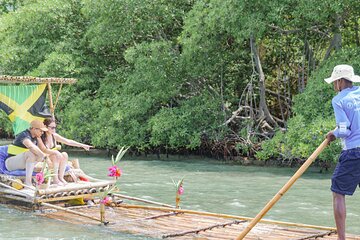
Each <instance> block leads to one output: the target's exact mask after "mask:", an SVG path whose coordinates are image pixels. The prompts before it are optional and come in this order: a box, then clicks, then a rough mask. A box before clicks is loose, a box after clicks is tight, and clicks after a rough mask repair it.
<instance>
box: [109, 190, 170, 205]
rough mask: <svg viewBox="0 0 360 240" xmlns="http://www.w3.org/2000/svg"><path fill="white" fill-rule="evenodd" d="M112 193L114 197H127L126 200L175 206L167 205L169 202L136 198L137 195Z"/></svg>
mask: <svg viewBox="0 0 360 240" xmlns="http://www.w3.org/2000/svg"><path fill="white" fill-rule="evenodd" d="M112 195H114V196H116V197H121V198H124V199H128V200H133V201H138V202H143V203H149V204H153V205H158V206H163V207H169V208H175V207H174V206H172V205H169V204H165V203H159V202H154V201H150V200H146V199H142V198H137V197H130V196H126V195H123V194H120V193H112Z"/></svg>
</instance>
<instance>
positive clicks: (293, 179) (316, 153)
mask: <svg viewBox="0 0 360 240" xmlns="http://www.w3.org/2000/svg"><path fill="white" fill-rule="evenodd" d="M328 144H329V141H328V140H327V139H325V140H324V141H323V142H322V143H321V144H320V146H319V147H318V148H317V149H316V150H315V151H314V152H313V153H312V154H311V156H310V157H309V158H308V159H307V160H306V161H305V163H304V164H303V165H302V166H301V167H300V168H299V169H298V170H297V172H296V173H295V174H294V175H293V176H292V177H291V178H290V180H289V181H288V182H287V183H286V184H285V185H284V186H283V187H282V188H281V189H280V191H279V192H278V193H277V194H276V195H275V196H274V197H273V198H272V199H271V200H270V201H269V202H268V203H267V204H266V205H265V207H264V208H263V209H262V210H261V211H260V212H259V213H258V214H257V215H256V217H255V218H254V219H253V220H252V221H251V222H250V223H249V225H248V226H247V227H246V228H245V229H244V230H243V231H242V232H241V233H240V235H239V236H238V237H237V238H236V240H241V239H243V238H244V237H245V236H246V235H247V234H248V233H249V232H250V230H251V229H252V228H253V227H254V226H255V225H256V224H257V223H258V222H259V221H260V220H261V219H262V218H263V216H264V215H265V214H266V213H267V212H268V211H269V210H270V209H271V208H272V207H273V206H274V205H275V203H276V202H277V201H279V199H280V198H281V197H282V196H283V195H284V194H285V193H286V192H287V190H289V189H290V188H291V186H292V185H293V184H294V183H295V182H296V180H297V179H298V178H299V177H300V176H301V175H302V174H303V173H304V172H305V171H306V169H308V167H309V166H310V165H311V163H312V162H313V161H314V160H315V159H316V158H317V156H319V154H320V153H321V152H322V151H323V150H324V148H325V147H326V146H327V145H328Z"/></svg>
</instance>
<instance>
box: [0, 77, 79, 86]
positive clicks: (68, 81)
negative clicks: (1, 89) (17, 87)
mask: <svg viewBox="0 0 360 240" xmlns="http://www.w3.org/2000/svg"><path fill="white" fill-rule="evenodd" d="M76 81H77V80H76V79H75V78H51V77H47V78H40V77H31V76H7V75H0V83H30V84H31V83H62V84H74V83H75V82H76Z"/></svg>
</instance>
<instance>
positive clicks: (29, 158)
mask: <svg viewBox="0 0 360 240" xmlns="http://www.w3.org/2000/svg"><path fill="white" fill-rule="evenodd" d="M47 130H48V129H47V128H46V127H45V125H44V124H43V122H42V121H40V120H34V121H32V122H31V123H30V128H29V129H26V130H25V131H23V132H21V133H19V134H18V135H17V136H16V138H15V140H14V143H13V146H12V148H11V147H9V150H8V154H9V156H10V157H9V158H8V159H6V161H5V166H6V168H7V170H9V171H14V170H18V169H25V184H26V185H28V186H32V174H33V170H34V167H35V164H36V162H40V161H44V160H46V158H47V156H46V155H45V153H43V152H42V151H41V150H40V148H39V147H38V146H37V138H38V137H40V136H41V135H42V134H43V132H44V131H47ZM11 149H16V150H18V151H20V152H21V153H19V154H16V153H15V152H12V150H11ZM15 154H16V155H15Z"/></svg>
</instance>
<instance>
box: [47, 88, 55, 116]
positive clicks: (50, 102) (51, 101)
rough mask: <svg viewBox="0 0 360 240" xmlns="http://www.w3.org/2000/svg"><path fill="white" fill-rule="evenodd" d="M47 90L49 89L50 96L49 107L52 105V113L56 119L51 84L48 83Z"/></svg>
mask: <svg viewBox="0 0 360 240" xmlns="http://www.w3.org/2000/svg"><path fill="white" fill-rule="evenodd" d="M47 88H48V95H49V105H50V112H51V115H52V117H54V112H55V109H54V104H53V98H52V92H51V84H50V83H47Z"/></svg>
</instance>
